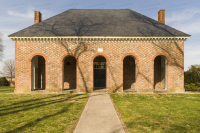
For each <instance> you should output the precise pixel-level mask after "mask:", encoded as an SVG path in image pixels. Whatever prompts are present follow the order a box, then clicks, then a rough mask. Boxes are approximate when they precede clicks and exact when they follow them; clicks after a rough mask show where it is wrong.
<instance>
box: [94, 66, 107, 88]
mask: <svg viewBox="0 0 200 133" xmlns="http://www.w3.org/2000/svg"><path fill="white" fill-rule="evenodd" d="M105 69H106V71H105V87H104V88H107V82H106V81H107V63H106V68H105ZM94 88H98V87H94V62H93V90H95V89H94ZM99 88H101V87H99ZM102 88H103V87H102Z"/></svg>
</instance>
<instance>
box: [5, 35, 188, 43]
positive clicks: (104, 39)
mask: <svg viewBox="0 0 200 133" xmlns="http://www.w3.org/2000/svg"><path fill="white" fill-rule="evenodd" d="M9 38H10V39H12V40H13V41H16V42H24V41H25V42H113V41H114V42H182V41H185V40H187V39H188V38H189V37H101V36H97V37H91V36H83V37H74V36H71V37H9Z"/></svg>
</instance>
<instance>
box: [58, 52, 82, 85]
mask: <svg viewBox="0 0 200 133" xmlns="http://www.w3.org/2000/svg"><path fill="white" fill-rule="evenodd" d="M67 56H73V57H74V58H75V59H76V88H78V86H79V84H78V58H77V56H76V55H74V54H72V53H67V54H64V55H63V56H62V57H61V60H60V88H63V69H62V68H63V60H64V58H65V57H67Z"/></svg>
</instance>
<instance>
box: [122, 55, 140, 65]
mask: <svg viewBox="0 0 200 133" xmlns="http://www.w3.org/2000/svg"><path fill="white" fill-rule="evenodd" d="M126 56H133V57H134V58H135V59H136V61H137V63H139V59H138V57H137V55H135V54H133V53H127V54H125V55H123V56H122V59H121V62H123V61H124V58H126Z"/></svg>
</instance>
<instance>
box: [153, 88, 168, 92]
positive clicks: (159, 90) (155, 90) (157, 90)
mask: <svg viewBox="0 0 200 133" xmlns="http://www.w3.org/2000/svg"><path fill="white" fill-rule="evenodd" d="M153 92H154V93H166V92H168V90H164V89H154V90H153Z"/></svg>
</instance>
